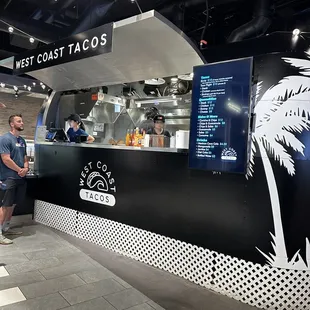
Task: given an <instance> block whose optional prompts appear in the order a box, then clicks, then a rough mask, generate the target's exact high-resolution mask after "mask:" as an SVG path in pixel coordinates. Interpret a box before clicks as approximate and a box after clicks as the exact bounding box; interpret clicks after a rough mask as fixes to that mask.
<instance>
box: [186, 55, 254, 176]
mask: <svg viewBox="0 0 310 310" xmlns="http://www.w3.org/2000/svg"><path fill="white" fill-rule="evenodd" d="M252 62H253V59H252V58H244V59H238V60H233V61H226V62H220V63H214V64H208V65H204V66H198V67H195V68H194V79H193V93H192V115H191V131H190V150H189V167H190V168H192V169H202V170H210V171H219V172H231V173H246V168H247V159H248V156H247V153H248V152H247V150H248V140H249V139H248V132H249V123H250V121H249V119H250V117H249V116H250V106H251V105H250V102H251V81H252Z"/></svg>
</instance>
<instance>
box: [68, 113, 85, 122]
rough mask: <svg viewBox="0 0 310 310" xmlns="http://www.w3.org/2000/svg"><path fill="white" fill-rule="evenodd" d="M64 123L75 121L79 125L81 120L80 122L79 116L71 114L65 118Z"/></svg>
mask: <svg viewBox="0 0 310 310" xmlns="http://www.w3.org/2000/svg"><path fill="white" fill-rule="evenodd" d="M66 121H75V122H77V123H80V122H81V121H82V120H81V117H80V115H78V114H71V115H70V116H69V117H67V118H66Z"/></svg>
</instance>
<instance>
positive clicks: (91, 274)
mask: <svg viewBox="0 0 310 310" xmlns="http://www.w3.org/2000/svg"><path fill="white" fill-rule="evenodd" d="M77 275H78V276H79V277H80V278H81V279H83V280H84V281H85V282H86V283H93V282H98V281H101V280H105V279H110V278H113V277H115V276H114V274H113V273H112V272H111V271H109V270H108V269H106V268H104V267H101V268H94V269H91V270H84V271H81V272H79V273H78V274H77ZM117 282H118V281H117ZM120 284H121V283H120Z"/></svg>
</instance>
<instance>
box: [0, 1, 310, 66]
mask: <svg viewBox="0 0 310 310" xmlns="http://www.w3.org/2000/svg"><path fill="white" fill-rule="evenodd" d="M133 1H134V0H1V1H0V60H1V59H4V58H7V57H10V56H14V55H15V54H17V53H21V52H23V51H25V50H27V49H31V48H36V47H39V46H41V45H43V44H46V43H51V42H54V41H56V40H58V39H60V38H64V37H67V36H69V35H71V34H75V33H79V32H81V31H85V30H87V29H90V28H93V27H96V26H99V25H102V24H105V23H108V22H111V21H117V20H121V19H124V18H127V17H130V16H132V15H137V14H139V9H138V6H137V5H136V4H135V3H132V2H133ZM137 1H138V3H139V5H140V7H141V9H142V11H143V12H145V11H148V10H151V9H156V10H157V11H159V12H160V13H161V14H163V15H164V16H165V17H167V18H168V19H170V20H171V21H172V22H173V23H174V24H176V25H177V26H178V27H179V28H181V29H182V30H183V31H184V32H185V33H186V34H187V35H188V36H189V37H190V38H191V39H192V40H193V41H194V42H195V43H197V44H199V41H200V39H201V34H202V31H203V28H204V26H205V24H206V18H207V15H208V27H207V28H206V31H205V36H204V39H205V40H206V41H207V44H208V46H214V45H219V44H224V43H225V42H226V41H227V38H228V36H229V35H230V34H231V32H232V31H233V30H234V29H236V28H237V27H239V26H241V25H242V24H244V23H247V22H249V21H250V20H251V18H252V15H253V10H254V4H255V2H256V1H257V0H245V1H244V0H209V1H206V0H183V1H180V0H174V1H172V0H137ZM207 8H208V9H207ZM207 13H208V14H207ZM270 16H271V19H272V23H271V25H270V26H269V28H268V30H267V32H269V33H270V32H273V31H283V30H288V31H291V30H293V29H294V28H296V27H300V28H301V29H302V30H303V31H310V3H309V0H274V1H272V0H270ZM307 25H308V26H307ZM9 26H13V27H14V32H13V33H12V34H11V33H9V31H8V27H9ZM30 36H32V37H33V38H35V41H34V43H33V44H31V43H30V42H29V37H30Z"/></svg>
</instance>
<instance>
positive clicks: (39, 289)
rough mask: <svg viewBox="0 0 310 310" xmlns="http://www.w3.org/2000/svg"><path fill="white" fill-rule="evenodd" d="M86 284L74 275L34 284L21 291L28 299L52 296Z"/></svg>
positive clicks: (22, 287)
mask: <svg viewBox="0 0 310 310" xmlns="http://www.w3.org/2000/svg"><path fill="white" fill-rule="evenodd" d="M84 284H85V282H84V281H83V280H81V278H79V277H78V276H77V275H75V274H72V275H69V276H65V277H61V278H57V279H53V280H46V281H44V282H39V283H33V284H28V285H23V286H20V289H21V291H22V292H23V294H24V295H25V297H26V298H27V299H31V298H35V297H41V296H45V295H50V294H52V293H56V292H60V291H63V290H67V289H70V288H73V287H78V286H81V285H84Z"/></svg>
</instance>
